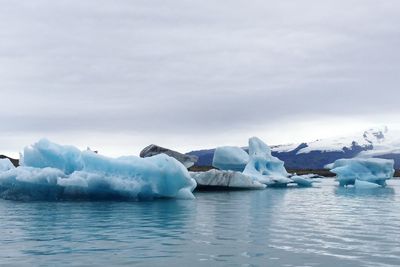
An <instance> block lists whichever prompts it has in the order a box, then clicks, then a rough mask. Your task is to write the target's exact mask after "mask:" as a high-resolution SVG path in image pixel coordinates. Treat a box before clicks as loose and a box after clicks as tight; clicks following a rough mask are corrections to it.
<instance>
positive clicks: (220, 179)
mask: <svg viewBox="0 0 400 267" xmlns="http://www.w3.org/2000/svg"><path fill="white" fill-rule="evenodd" d="M190 175H191V176H192V178H194V179H195V180H196V182H197V188H198V189H202V188H204V189H264V188H265V185H264V184H262V183H260V182H258V181H256V180H254V179H253V178H251V177H249V176H246V175H244V174H242V173H240V172H235V171H221V170H209V171H207V172H191V173H190Z"/></svg>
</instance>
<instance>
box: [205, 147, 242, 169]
mask: <svg viewBox="0 0 400 267" xmlns="http://www.w3.org/2000/svg"><path fill="white" fill-rule="evenodd" d="M248 162H249V154H247V152H246V151H244V150H243V149H242V148H240V147H235V146H223V147H217V148H216V149H215V152H214V158H213V162H212V165H213V167H215V168H218V169H220V170H225V171H238V172H242V171H243V170H244V168H245V167H246V165H247V163H248Z"/></svg>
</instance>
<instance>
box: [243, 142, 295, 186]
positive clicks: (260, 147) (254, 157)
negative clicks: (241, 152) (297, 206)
mask: <svg viewBox="0 0 400 267" xmlns="http://www.w3.org/2000/svg"><path fill="white" fill-rule="evenodd" d="M249 155H250V160H249V162H248V163H247V165H246V167H245V169H244V171H243V174H245V175H247V176H250V177H253V178H254V179H255V180H257V181H259V182H261V183H263V184H266V185H269V186H272V185H276V186H285V185H287V184H289V183H291V182H293V180H291V179H289V178H288V176H289V173H288V172H287V171H286V169H285V167H284V162H283V161H281V160H280V159H278V158H276V157H274V156H272V154H271V149H270V148H269V147H268V146H267V145H266V144H265V143H264V142H263V141H261V140H260V139H259V138H257V137H252V138H250V139H249Z"/></svg>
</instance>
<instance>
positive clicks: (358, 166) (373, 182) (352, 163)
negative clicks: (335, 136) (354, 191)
mask: <svg viewBox="0 0 400 267" xmlns="http://www.w3.org/2000/svg"><path fill="white" fill-rule="evenodd" d="M326 167H327V168H329V169H331V172H333V173H335V174H336V175H337V178H336V179H337V181H339V185H340V186H347V185H354V186H355V187H356V188H357V187H359V188H366V187H368V188H371V187H372V186H378V187H379V186H380V187H382V186H385V185H386V180H388V179H391V178H393V175H394V171H395V170H394V160H391V159H380V158H352V159H339V160H336V161H335V162H334V163H332V164H329V165H327V166H326Z"/></svg>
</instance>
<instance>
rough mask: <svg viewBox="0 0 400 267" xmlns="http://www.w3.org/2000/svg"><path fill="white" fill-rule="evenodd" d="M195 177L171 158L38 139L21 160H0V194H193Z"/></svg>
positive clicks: (64, 196)
mask: <svg viewBox="0 0 400 267" xmlns="http://www.w3.org/2000/svg"><path fill="white" fill-rule="evenodd" d="M195 187H196V182H195V180H194V179H192V178H191V177H190V174H189V172H188V171H187V169H186V168H185V167H184V166H183V165H182V164H181V163H180V162H179V161H177V160H176V159H174V158H172V157H169V156H167V155H165V154H159V155H156V156H153V157H149V158H140V157H136V156H128V157H120V158H109V157H106V156H102V155H99V154H96V153H94V152H92V151H80V150H79V149H78V148H76V147H73V146H61V145H58V144H55V143H52V142H50V141H48V140H46V139H42V140H40V141H39V142H37V143H36V144H34V145H32V146H28V147H26V148H25V149H24V153H23V156H22V157H21V166H19V167H17V168H11V166H10V165H9V163H8V162H4V161H1V162H0V196H1V197H2V198H6V199H16V200H71V199H72V200H75V199H88V200H103V199H120V200H141V199H154V198H164V197H166V198H174V197H177V198H194V196H193V194H192V191H193V190H194V188H195Z"/></svg>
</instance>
